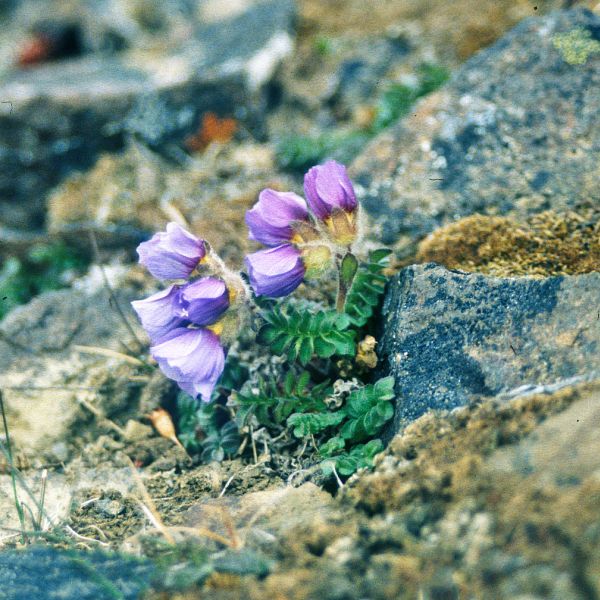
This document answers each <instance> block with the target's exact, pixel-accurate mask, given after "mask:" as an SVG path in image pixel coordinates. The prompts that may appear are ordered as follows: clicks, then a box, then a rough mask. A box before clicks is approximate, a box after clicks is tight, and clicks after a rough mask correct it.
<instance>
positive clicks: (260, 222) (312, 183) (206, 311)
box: [132, 161, 358, 402]
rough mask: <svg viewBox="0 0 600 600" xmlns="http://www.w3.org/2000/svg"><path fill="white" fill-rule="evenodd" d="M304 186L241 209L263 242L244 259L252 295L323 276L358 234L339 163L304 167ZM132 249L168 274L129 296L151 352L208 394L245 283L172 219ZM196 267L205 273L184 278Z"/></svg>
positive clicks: (277, 292)
mask: <svg viewBox="0 0 600 600" xmlns="http://www.w3.org/2000/svg"><path fill="white" fill-rule="evenodd" d="M304 192H305V195H306V200H304V199H303V198H302V197H300V196H298V195H297V194H294V193H292V192H278V191H275V190H271V189H265V190H263V191H262V192H261V193H260V195H259V198H258V202H257V203H256V205H255V206H254V207H253V208H252V209H251V210H249V211H248V212H247V213H246V223H247V225H248V227H249V230H250V239H252V240H255V241H257V242H260V243H261V244H263V245H265V246H267V249H265V250H260V251H258V252H254V253H252V254H250V255H248V256H247V257H246V261H245V262H246V266H247V269H248V276H249V278H250V283H251V285H252V287H253V289H254V292H255V294H256V295H257V296H268V297H271V298H277V297H281V296H287V295H288V294H290V293H291V292H293V291H294V290H295V289H296V288H297V287H298V286H299V285H300V284H301V283H302V282H303V281H304V280H305V279H310V278H316V277H321V276H323V275H324V274H325V273H326V272H327V271H328V270H329V269H330V267H331V265H332V263H333V261H334V260H335V259H337V260H338V263H339V261H340V260H341V258H342V256H343V255H344V254H347V253H349V252H350V250H351V245H352V243H353V242H354V240H355V239H356V237H357V220H358V203H357V201H356V196H355V193H354V189H353V187H352V183H351V182H350V179H349V178H348V174H347V173H346V169H345V167H344V166H343V165H340V164H339V163H337V162H335V161H328V162H326V163H325V164H323V165H319V166H316V167H313V168H312V169H310V170H309V171H308V173H306V175H305V177H304ZM138 254H139V257H140V263H141V264H142V265H144V266H145V267H146V268H147V269H148V270H149V271H150V273H151V274H152V275H153V276H154V277H156V278H157V279H159V280H161V281H172V282H173V283H172V284H171V285H170V286H169V287H168V288H167V289H165V290H162V291H160V292H158V293H156V294H154V295H152V296H150V297H149V298H146V299H145V300H139V301H136V302H132V305H133V308H134V310H135V311H136V312H137V314H138V317H139V318H140V321H141V322H142V325H143V327H144V328H145V329H146V331H147V332H148V335H149V336H150V339H151V342H152V346H151V348H150V352H151V354H152V356H153V357H154V359H155V360H156V361H157V362H158V365H159V367H160V368H161V369H162V371H163V372H164V373H165V375H167V377H169V378H171V379H173V380H174V381H176V382H177V383H178V384H179V386H180V387H181V389H183V390H184V391H185V392H187V393H189V394H190V395H191V396H193V397H197V396H198V395H200V396H201V397H202V399H203V400H204V401H205V402H208V401H210V398H211V394H212V391H213V389H214V387H215V385H216V382H217V380H218V379H219V377H220V375H221V373H222V372H223V369H224V364H225V349H224V346H225V343H226V341H227V339H226V338H227V336H228V333H227V330H229V331H231V330H236V331H237V328H238V327H239V322H238V317H237V314H238V313H237V309H236V308H235V307H233V304H234V303H235V304H237V305H238V306H242V305H243V302H244V301H245V300H246V299H247V296H248V295H247V293H246V289H245V286H244V284H243V282H242V280H241V278H240V277H239V276H237V275H234V274H233V273H231V272H230V271H228V270H227V268H226V267H225V265H224V264H223V262H222V261H221V259H219V257H218V256H216V255H215V254H214V253H213V252H212V250H211V249H210V248H209V246H208V244H207V243H206V242H205V241H204V240H201V239H199V238H197V237H196V236H194V235H192V234H191V233H189V232H188V231H185V230H184V229H183V228H182V227H180V226H179V225H177V224H176V223H169V224H168V225H167V228H166V231H164V232H160V233H157V234H155V235H154V237H152V239H150V240H149V241H147V242H143V243H142V244H140V245H139V246H138ZM339 264H341V263H339ZM199 270H204V271H206V272H208V275H209V276H204V277H200V278H196V279H193V280H190V278H191V277H192V276H195V275H197V274H199V273H198V271H199ZM226 312H227V314H225V313H226ZM224 336H225V338H224Z"/></svg>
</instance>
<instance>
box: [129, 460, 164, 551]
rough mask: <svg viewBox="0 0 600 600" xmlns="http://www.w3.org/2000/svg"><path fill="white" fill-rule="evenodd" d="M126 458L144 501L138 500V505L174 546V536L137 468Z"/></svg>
mask: <svg viewBox="0 0 600 600" xmlns="http://www.w3.org/2000/svg"><path fill="white" fill-rule="evenodd" d="M126 458H127V462H128V463H129V467H130V469H131V473H132V475H133V478H134V480H135V483H136V485H137V488H138V490H139V492H140V495H141V496H142V500H143V501H144V503H145V504H144V503H142V502H140V506H141V508H142V510H143V511H144V514H145V515H146V516H147V517H148V519H149V521H150V522H151V523H152V525H154V527H155V528H156V529H158V531H160V532H161V533H162V534H163V536H164V538H165V539H166V540H167V542H169V544H171V545H173V546H174V545H175V538H174V537H173V536H172V535H171V534H170V533H169V530H168V529H167V527H166V526H165V524H164V523H163V520H162V518H161V516H160V514H159V512H158V510H157V509H156V506H155V505H154V502H153V501H152V498H151V497H150V494H149V493H148V490H147V489H146V486H145V485H144V482H143V481H142V478H141V477H140V475H139V473H138V472H137V469H136V468H135V465H134V464H133V462H132V461H131V459H130V458H129V457H128V456H127V457H126Z"/></svg>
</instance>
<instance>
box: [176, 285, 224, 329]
mask: <svg viewBox="0 0 600 600" xmlns="http://www.w3.org/2000/svg"><path fill="white" fill-rule="evenodd" d="M181 298H182V300H183V307H182V309H181V313H180V316H181V317H184V318H186V319H188V320H189V321H191V322H192V323H194V324H195V325H211V324H212V323H214V322H215V321H217V320H218V319H219V317H220V316H221V315H222V314H223V313H224V312H225V311H226V310H227V309H228V308H229V292H228V290H227V286H226V285H225V283H224V282H223V281H221V280H220V279H215V278H214V277H203V278H202V279H198V280H197V281H194V282H192V283H189V284H188V285H186V286H185V287H184V288H182V290H181Z"/></svg>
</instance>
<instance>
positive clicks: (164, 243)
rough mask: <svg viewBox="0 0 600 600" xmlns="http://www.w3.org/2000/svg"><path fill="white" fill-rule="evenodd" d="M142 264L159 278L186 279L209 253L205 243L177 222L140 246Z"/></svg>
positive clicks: (138, 250) (170, 224)
mask: <svg viewBox="0 0 600 600" xmlns="http://www.w3.org/2000/svg"><path fill="white" fill-rule="evenodd" d="M137 252H138V254H139V257H140V264H142V265H144V266H145V267H146V268H147V269H148V271H150V273H152V275H154V277H156V278H157V279H161V280H164V279H186V278H187V277H189V276H190V275H191V274H192V271H193V270H194V269H195V268H196V267H197V266H198V263H199V262H200V261H201V260H202V259H203V258H204V256H205V254H206V246H205V243H204V240H200V239H198V238H197V237H196V236H195V235H192V234H191V233H189V232H188V231H186V230H185V229H183V227H180V226H179V225H177V223H169V224H168V225H167V230H166V231H161V232H159V233H156V234H154V236H152V238H151V239H150V240H148V241H147V242H142V243H141V244H140V245H139V246H138V247H137Z"/></svg>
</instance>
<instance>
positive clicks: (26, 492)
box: [0, 0, 600, 600]
mask: <svg viewBox="0 0 600 600" xmlns="http://www.w3.org/2000/svg"><path fill="white" fill-rule="evenodd" d="M38 4H39V3H38ZM109 4H110V10H109V9H108V8H107V7H108V5H109ZM367 4H368V3H364V2H358V1H355V0H335V1H333V2H330V3H322V2H317V1H313V0H299V1H298V2H297V3H296V4H295V3H293V2H292V1H290V2H279V1H277V2H271V1H270V0H256V1H250V0H239V1H236V2H231V3H227V8H225V5H224V3H219V2H212V0H202V1H199V2H184V1H179V0H169V1H168V2H160V3H159V2H153V1H151V0H135V1H133V0H129V1H126V0H122V1H121V0H118V1H115V2H112V3H108V2H106V3H104V2H102V3H95V2H84V1H83V0H77V1H76V0H73V1H65V2H62V1H61V2H48V3H47V5H46V4H45V6H46V9H47V10H46V12H45V14H46V15H47V17H46V18H45V19H42V20H40V19H39V18H32V9H31V6H32V3H29V2H22V3H17V2H11V1H10V0H8V1H4V2H2V1H1V0H0V16H1V17H2V19H3V20H5V22H6V23H10V27H6V26H5V27H2V30H1V31H0V100H2V102H3V103H2V104H0V156H2V157H3V159H4V164H5V166H6V168H5V169H4V170H3V173H2V174H0V255H1V256H2V259H3V266H2V270H1V271H0V285H1V286H2V288H1V290H2V291H3V296H4V301H6V302H7V307H8V303H9V302H10V303H11V307H12V306H15V307H14V308H12V309H11V310H8V308H7V309H6V310H5V311H4V314H5V316H4V318H3V319H2V320H1V321H0V349H1V352H0V390H1V392H2V396H3V399H4V404H5V406H6V413H7V421H8V425H9V430H10V435H11V441H12V447H13V452H14V454H13V456H12V462H13V464H15V465H16V466H17V467H18V468H19V472H20V474H21V477H22V480H21V481H20V482H19V489H20V494H21V499H22V501H23V503H24V505H26V506H27V507H29V510H30V512H31V515H29V513H27V522H28V523H29V522H30V523H31V524H32V525H31V526H30V527H28V528H27V532H26V533H23V531H22V528H21V527H20V523H19V519H18V515H17V511H16V509H15V504H14V500H13V488H12V482H11V477H10V475H9V472H10V469H9V464H8V460H7V457H6V456H5V455H0V581H2V583H3V585H2V587H1V588H0V598H6V599H8V600H12V599H15V600H20V599H24V598H33V597H40V598H41V597H48V598H59V597H60V598H95V599H99V598H127V599H129V598H132V599H133V598H140V597H144V598H152V599H162V598H179V599H181V600H184V599H186V600H187V599H190V600H191V599H192V598H205V597H210V598H240V597H248V598H259V597H260V598H265V597H269V598H281V599H283V598H290V599H291V598H294V599H296V598H298V599H301V598H307V599H312V598H330V599H332V600H333V599H346V598H347V599H351V598H356V599H359V598H373V599H378V598H381V599H388V598H407V599H408V598H423V599H431V600H438V599H439V600H441V599H446V598H457V599H458V598H506V599H513V598H521V599H523V600H524V599H525V598H527V599H534V598H535V599H537V598H540V599H541V598H556V599H559V598H560V599H564V598H569V599H570V598H573V599H579V598H581V599H583V600H591V599H594V598H597V597H599V596H600V554H599V551H598V548H600V529H599V527H598V520H597V514H598V512H599V510H600V487H599V485H600V484H599V480H598V477H599V473H600V462H599V459H598V456H599V455H600V453H599V448H600V433H599V432H600V359H599V358H598V356H599V349H600V312H599V311H600V302H599V298H600V220H599V218H598V217H599V215H600V191H599V190H600V187H599V185H598V181H599V180H600V173H599V172H598V164H600V162H599V158H600V125H599V123H600V119H599V118H598V117H599V108H598V107H600V13H599V10H600V9H599V8H598V7H596V8H594V4H595V3H594V2H562V1H559V0H545V1H543V0H540V1H539V2H536V3H534V2H529V1H518V2H515V1H511V2H508V1H507V2H504V1H502V2H497V1H494V2H492V1H489V2H478V3H474V2H471V1H469V0H460V1H457V2H452V3H448V2H442V1H439V2H438V1H433V2H428V3H422V2H418V1H415V2H396V3H395V2H381V3H377V6H376V8H373V7H369V6H366V5H367ZM573 5H575V6H573ZM475 6H476V10H475V9H474V7H475ZM40 12H42V11H40V10H39V7H38V9H37V10H36V14H39V13H40ZM446 80H447V81H446ZM440 86H441V87H440ZM5 99H6V100H5ZM325 156H335V157H337V158H339V159H340V160H345V161H352V165H351V174H352V177H353V179H354V181H355V182H356V187H357V191H358V193H359V196H360V198H361V200H362V202H363V205H364V207H365V208H366V212H367V213H368V215H369V219H370V221H369V230H368V231H369V244H371V243H372V244H375V243H378V244H380V243H381V240H382V239H383V241H384V242H385V244H387V245H389V246H391V247H392V248H393V249H394V251H395V259H396V260H395V271H396V274H395V275H394V276H393V277H392V279H391V280H390V283H389V286H388V290H387V293H386V298H385V301H384V303H383V305H382V307H381V309H380V311H379V316H378V319H377V321H378V324H377V331H376V334H377V336H376V337H377V339H378V342H379V343H378V354H379V365H378V367H377V374H378V375H380V376H383V375H387V374H392V375H394V376H395V378H396V399H395V404H396V411H395V417H394V419H393V422H392V424H391V425H390V426H389V427H388V429H387V430H386V432H385V438H386V441H387V442H388V445H387V448H386V449H385V451H384V452H383V453H381V454H380V455H378V456H377V458H376V460H375V468H374V469H373V470H372V471H362V472H359V473H358V474H356V475H354V476H352V477H351V478H350V479H349V480H348V481H347V482H346V483H345V484H344V486H343V487H341V488H340V487H339V486H338V485H337V484H336V482H335V481H334V480H332V479H328V478H326V477H324V476H323V475H322V474H320V472H318V471H317V470H315V469H312V468H311V464H310V461H309V460H308V461H304V462H303V461H302V457H300V458H298V457H297V456H288V455H285V454H282V453H280V452H278V449H277V446H275V445H273V444H272V443H271V441H270V440H269V439H268V438H265V437H264V436H263V437H262V438H261V437H260V435H257V436H256V437H255V439H254V442H255V448H256V453H255V454H253V453H252V452H250V445H251V444H250V445H249V446H248V449H247V451H246V452H245V453H243V454H242V455H239V456H234V457H233V458H232V459H226V460H223V461H222V462H207V461H204V462H203V461H201V460H200V458H199V457H198V456H197V455H196V456H192V457H190V456H188V455H187V454H186V453H185V451H183V450H182V449H181V448H179V447H178V446H177V445H176V444H175V443H174V441H173V440H172V439H169V438H168V436H167V437H162V436H160V435H159V434H158V432H157V430H156V429H155V428H153V427H152V422H153V421H152V419H150V418H149V415H150V414H151V413H152V411H155V410H156V409H158V408H162V409H164V410H166V411H169V412H171V413H172V414H174V415H175V397H176V393H177V391H176V389H174V386H173V385H172V384H171V383H170V382H169V381H167V380H166V379H164V378H163V377H162V376H161V375H160V373H158V372H157V371H156V370H155V369H153V368H152V366H151V365H148V364H147V363H145V362H144V351H145V347H146V344H147V341H146V338H145V337H144V335H145V334H144V332H143V331H142V330H141V329H140V328H139V327H138V326H137V324H135V322H134V319H133V315H132V314H130V313H129V309H128V302H129V301H130V300H132V299H136V298H140V297H142V296H143V295H145V294H147V293H149V292H151V291H153V290H155V289H156V288H155V287H153V286H154V285H155V284H154V283H153V282H152V281H151V280H150V279H149V277H148V276H147V275H146V274H145V273H144V272H143V270H142V269H140V268H139V267H138V266H137V265H135V264H134V260H133V259H134V249H135V246H136V245H137V243H139V241H140V240H142V239H146V238H147V237H148V235H149V234H150V233H151V232H153V231H154V230H156V229H159V228H162V227H163V226H164V224H165V223H166V222H168V221H170V220H178V221H180V222H186V223H188V224H189V225H190V227H191V228H192V229H193V230H194V231H196V232H198V233H200V232H202V233H205V232H206V235H207V237H210V239H211V242H212V243H213V245H214V246H215V248H216V249H217V250H219V251H220V252H221V253H222V255H223V257H224V258H225V259H226V260H228V261H232V262H235V261H237V260H239V259H240V257H241V256H243V254H244V252H245V251H246V250H248V249H249V245H248V244H249V243H248V242H247V240H246V233H245V228H244V225H243V214H244V211H245V210H246V209H247V208H248V207H249V206H251V205H252V204H253V202H254V201H255V199H256V195H257V193H258V191H259V190H260V189H262V188H264V187H267V186H271V187H276V188H279V189H294V190H297V191H300V189H301V179H300V175H301V174H302V172H303V169H305V167H306V166H307V165H310V164H312V162H318V161H319V160H322V159H323V158H324V157H325ZM208 232H210V233H208ZM90 235H91V236H92V237H91V238H90ZM40 244H42V246H43V247H44V248H46V250H45V252H46V254H44V253H42V254H40V251H39V247H40ZM96 246H97V247H96ZM56 248H61V252H62V254H60V261H58V259H57V258H56V256H57V250H56ZM74 256H75V257H76V258H77V260H74V259H73V257H74ZM59 263H60V270H59V271H53V270H52V269H53V268H58V267H56V265H57V264H59ZM100 263H102V264H103V265H104V267H103V269H101V268H100V267H99V264H100ZM32 273H33V275H32ZM58 274H60V277H59V275H58ZM42 277H45V278H46V279H44V281H43V282H42ZM48 280H53V281H55V282H56V281H58V284H57V285H49V283H48ZM54 287H60V288H62V289H53V288H54ZM25 288H26V290H27V293H25V292H23V290H24V289H25ZM48 289H52V291H46V290H48ZM16 290H20V292H21V293H20V294H17V292H16ZM308 291H309V292H310V290H308ZM310 293H312V292H310ZM19 303H22V305H21V306H17V304H19ZM117 306H119V307H122V310H123V311H125V319H123V315H121V314H119V312H118V310H117ZM125 321H128V323H129V325H126V324H125ZM235 352H238V353H239V354H238V355H239V356H240V357H243V356H245V355H244V352H245V349H244V347H243V343H242V344H241V346H240V347H239V348H236V349H235ZM136 356H137V357H140V358H134V357H136ZM240 360H241V359H240ZM261 360H262V359H261ZM175 416H176V415H175ZM154 424H155V425H156V420H155V419H154ZM2 439H3V441H6V436H4V437H3V438H2ZM42 490H44V499H43V510H41V509H40V506H39V505H40V499H41V497H42V496H41V494H42ZM109 551H110V552H109ZM107 552H109V553H107ZM40 580H43V581H44V588H43V592H42V591H40V586H39V581H40ZM6 582H8V583H6ZM42 593H43V594H45V596H42V595H40V594H42Z"/></svg>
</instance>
